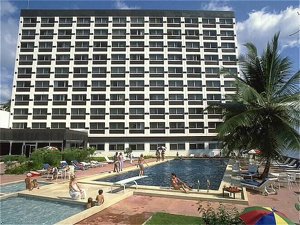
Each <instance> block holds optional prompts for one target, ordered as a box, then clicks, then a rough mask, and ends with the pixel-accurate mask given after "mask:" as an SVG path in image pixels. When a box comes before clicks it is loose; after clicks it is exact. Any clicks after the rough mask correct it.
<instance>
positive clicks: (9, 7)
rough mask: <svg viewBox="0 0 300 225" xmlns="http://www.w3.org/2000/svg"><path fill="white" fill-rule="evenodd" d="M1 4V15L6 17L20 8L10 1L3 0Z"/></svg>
mask: <svg viewBox="0 0 300 225" xmlns="http://www.w3.org/2000/svg"><path fill="white" fill-rule="evenodd" d="M0 4H1V5H0V6H1V17H5V16H7V15H11V14H13V13H15V12H16V11H17V10H18V9H17V7H15V6H14V5H13V4H11V3H10V2H8V1H2V2H1V3H0Z"/></svg>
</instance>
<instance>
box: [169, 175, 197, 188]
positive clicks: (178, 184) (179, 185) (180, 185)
mask: <svg viewBox="0 0 300 225" xmlns="http://www.w3.org/2000/svg"><path fill="white" fill-rule="evenodd" d="M171 175H172V177H171V185H172V187H173V188H174V189H175V190H180V189H182V190H183V192H185V193H187V192H188V191H187V190H188V189H189V190H192V188H190V187H189V186H188V185H187V184H185V183H184V182H183V181H181V180H180V179H179V178H178V177H177V176H176V174H175V173H172V174H171Z"/></svg>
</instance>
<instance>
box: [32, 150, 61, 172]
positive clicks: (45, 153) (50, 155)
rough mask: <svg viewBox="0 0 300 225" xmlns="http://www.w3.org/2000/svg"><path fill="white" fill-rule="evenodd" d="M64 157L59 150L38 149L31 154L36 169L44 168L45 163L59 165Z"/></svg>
mask: <svg viewBox="0 0 300 225" xmlns="http://www.w3.org/2000/svg"><path fill="white" fill-rule="evenodd" d="M61 159H62V153H61V152H60V151H58V150H48V149H43V148H41V149H37V150H35V151H34V152H33V153H32V154H31V160H32V162H33V168H34V169H40V168H42V166H43V164H44V163H48V164H50V165H51V166H59V165H60V161H61Z"/></svg>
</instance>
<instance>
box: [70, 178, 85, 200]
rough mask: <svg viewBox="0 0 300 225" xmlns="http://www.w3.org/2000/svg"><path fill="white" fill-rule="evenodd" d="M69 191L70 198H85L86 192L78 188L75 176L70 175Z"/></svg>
mask: <svg viewBox="0 0 300 225" xmlns="http://www.w3.org/2000/svg"><path fill="white" fill-rule="evenodd" d="M69 193H70V196H71V198H72V199H74V200H77V199H79V198H81V199H85V197H86V193H85V190H84V189H82V188H80V186H79V185H78V183H77V181H76V178H75V176H71V179H70V183H69Z"/></svg>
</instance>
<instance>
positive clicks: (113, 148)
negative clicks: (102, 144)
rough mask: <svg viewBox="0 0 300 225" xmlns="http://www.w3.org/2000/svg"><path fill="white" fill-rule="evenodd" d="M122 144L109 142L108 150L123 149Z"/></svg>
mask: <svg viewBox="0 0 300 225" xmlns="http://www.w3.org/2000/svg"><path fill="white" fill-rule="evenodd" d="M124 149H125V148H124V144H109V151H124Z"/></svg>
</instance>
